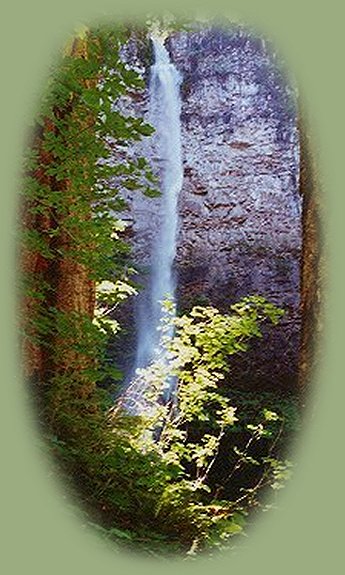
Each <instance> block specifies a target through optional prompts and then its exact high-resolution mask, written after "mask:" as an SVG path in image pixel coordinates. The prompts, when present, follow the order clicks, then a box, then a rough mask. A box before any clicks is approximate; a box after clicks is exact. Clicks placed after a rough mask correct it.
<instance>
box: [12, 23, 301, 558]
mask: <svg viewBox="0 0 345 575" xmlns="http://www.w3.org/2000/svg"><path fill="white" fill-rule="evenodd" d="M129 34H130V30H129V29H127V28H125V27H118V28H115V27H112V28H94V29H92V30H87V31H84V32H83V33H82V34H80V35H79V36H77V37H75V38H74V39H73V40H72V41H71V44H70V45H69V46H68V47H67V48H66V51H65V54H64V55H63V57H62V58H61V59H60V61H59V62H58V63H57V64H56V67H55V68H54V69H53V70H52V74H51V78H50V79H49V84H48V86H47V90H46V93H45V95H44V99H43V101H42V105H41V108H40V112H39V114H38V115H37V118H36V123H35V127H34V131H33V138H32V142H31V144H30V146H28V151H27V155H26V161H25V178H24V186H23V188H24V192H23V199H22V206H23V207H22V212H23V226H22V232H21V240H22V245H23V250H22V251H23V253H24V254H26V258H27V259H29V260H30V258H33V257H34V258H35V262H36V264H35V266H34V267H32V266H31V267H30V266H27V269H26V272H25V273H23V278H22V279H23V280H24V281H23V290H22V300H24V301H27V302H29V303H28V304H27V307H26V312H27V313H26V316H25V317H24V318H23V321H22V324H23V328H24V331H23V339H24V341H26V340H29V341H30V342H32V343H33V345H35V346H36V347H37V348H39V349H40V350H43V351H42V353H43V356H44V357H45V358H46V359H45V362H44V365H43V368H42V369H41V370H38V371H37V370H36V372H34V373H31V374H30V377H31V380H32V382H33V389H34V393H35V400H36V403H37V405H38V406H39V418H40V420H41V423H42V425H43V430H44V435H45V438H46V441H47V445H48V446H49V451H50V452H51V453H52V454H53V455H54V456H55V457H56V459H57V461H58V462H59V465H60V470H62V471H61V472H62V473H63V477H64V481H65V482H66V483H67V484H69V485H70V486H71V488H72V489H73V490H76V492H77V493H78V497H79V499H80V501H81V502H82V503H83V504H84V506H85V508H86V510H87V511H88V512H89V517H91V519H90V522H91V523H92V524H93V525H94V526H95V527H96V528H97V529H98V530H99V531H101V532H102V534H103V535H104V536H105V537H106V538H109V539H113V540H115V541H117V542H121V543H124V544H126V545H127V546H130V547H131V546H133V547H135V548H141V549H143V550H145V551H147V552H149V553H153V554H155V553H172V552H175V551H176V552H184V553H189V554H191V555H193V554H194V553H195V552H197V551H199V550H203V549H205V548H209V547H214V546H216V547H217V546H218V547H219V546H221V545H222V544H223V543H224V542H226V541H227V540H228V539H229V538H230V537H232V536H233V535H234V534H237V533H240V532H242V530H243V527H244V524H245V522H246V518H247V516H248V513H249V512H250V511H251V510H252V509H255V508H256V507H257V506H258V505H265V502H262V497H261V493H262V488H263V487H271V488H273V489H279V488H280V487H281V486H282V485H283V483H284V481H285V480H286V479H287V478H288V476H289V474H290V463H289V462H287V461H285V459H283V458H281V456H280V451H281V449H280V448H281V445H282V442H283V439H284V436H285V435H286V433H288V432H289V426H292V427H294V425H295V419H296V410H295V409H294V407H293V405H292V404H290V403H288V404H284V403H280V402H279V401H278V400H277V399H276V398H275V397H273V396H272V395H271V396H270V395H269V394H268V395H267V394H266V396H264V395H263V396H262V398H261V399H260V398H259V399H258V397H257V396H256V397H255V398H253V397H251V396H250V394H248V393H247V394H246V393H244V392H240V391H237V392H236V391H235V390H232V389H231V357H232V356H233V355H234V354H239V353H245V352H246V350H247V349H248V346H249V344H250V342H251V340H253V339H254V338H257V337H261V326H262V324H263V323H264V322H267V321H268V322H272V323H273V324H275V323H277V322H278V321H279V318H280V316H281V315H282V311H281V310H279V309H278V308H276V307H275V306H274V305H272V304H270V303H269V302H266V301H265V300H264V299H263V298H261V297H259V296H252V297H248V298H245V299H244V300H242V301H241V302H239V303H237V304H235V305H233V306H232V307H231V308H229V312H228V313H226V314H222V313H220V312H219V311H218V310H217V309H215V308H213V307H210V306H208V307H205V306H195V307H194V308H193V309H192V310H191V311H190V312H189V313H185V314H183V315H178V314H177V315H176V316H175V314H171V313H170V314H169V310H170V312H171V305H172V304H171V302H166V303H165V306H166V309H167V312H168V314H167V316H166V320H165V323H163V325H162V326H161V329H162V342H163V344H162V345H164V346H165V348H166V350H167V351H168V354H169V358H170V359H169V361H168V363H165V364H164V365H163V364H161V363H159V362H154V363H153V364H152V365H150V366H149V367H148V368H147V369H146V370H143V371H142V372H141V373H140V374H139V375H138V378H139V380H140V381H139V383H140V382H141V384H142V387H143V388H144V389H145V393H144V407H143V409H142V410H141V412H140V413H139V414H138V413H137V412H136V411H135V409H134V410H131V409H126V407H125V403H124V397H125V395H124V396H122V397H120V398H119V399H118V400H117V401H116V402H115V404H114V405H113V403H114V402H113V399H112V397H111V395H110V394H109V392H108V391H107V390H105V389H104V388H102V387H101V384H102V382H103V381H104V380H105V378H110V379H112V380H113V381H117V380H119V379H121V373H120V372H119V370H118V369H117V367H116V366H114V365H113V362H112V361H111V358H109V355H108V354H107V345H108V341H109V337H113V336H114V335H118V334H121V326H120V325H119V323H118V322H117V321H116V320H115V319H114V317H113V311H114V310H116V309H117V307H119V306H121V304H122V302H123V301H125V300H126V299H127V298H134V297H135V296H136V293H137V289H138V288H137V286H135V283H134V282H133V273H134V269H133V265H132V262H131V259H130V249H129V246H128V243H127V241H125V239H124V234H123V232H124V227H123V224H122V222H121V212H122V211H123V210H125V209H126V204H125V202H124V200H123V198H122V197H121V193H120V191H121V189H130V190H136V191H138V193H144V194H146V195H147V196H152V197H155V196H156V195H157V194H159V191H158V190H157V187H158V186H157V181H156V179H155V177H154V176H153V173H152V170H151V168H150V165H149V163H148V161H147V160H146V159H145V158H144V157H137V158H134V159H133V158H131V157H130V156H129V154H128V153H127V150H128V147H129V146H130V145H131V143H133V142H135V141H139V140H140V139H142V138H145V137H150V136H151V135H152V133H153V128H152V127H151V126H149V125H148V124H146V123H145V122H144V121H143V119H141V118H137V117H132V116H128V115H124V114H122V113H120V112H119V110H118V109H117V108H116V102H117V100H118V98H120V97H123V96H128V97H130V96H131V94H135V93H136V92H138V91H140V90H143V89H144V87H145V84H144V81H143V80H142V79H141V78H140V77H139V75H138V74H137V73H136V72H135V71H133V70H131V69H130V68H129V66H128V65H127V64H125V63H124V61H123V59H122V58H121V48H122V46H123V45H124V44H125V42H126V41H127V39H128V37H129ZM114 145H116V150H119V149H121V150H122V152H121V154H118V155H117V156H116V161H114V160H113V158H114V153H113V152H114ZM111 178H116V182H117V187H116V188H115V189H114V186H111V185H109V182H110V180H111ZM153 201H154V200H153ZM37 262H38V263H37ZM66 262H69V265H70V267H68V266H67V268H66V267H64V266H66ZM38 264H39V265H38ZM71 266H72V267H71ZM66 269H67V271H68V269H70V270H71V269H73V270H74V271H73V273H74V274H75V278H76V279H77V278H78V277H80V278H81V279H82V282H81V288H80V289H81V291H82V290H83V285H84V287H85V283H87V282H88V284H89V288H90V290H89V291H90V294H91V300H90V301H91V303H90V302H89V304H88V305H85V306H84V307H83V306H82V305H79V304H78V305H76V304H74V303H73V302H72V304H70V305H66V304H65V303H64V301H62V298H61V293H60V292H61V290H63V282H64V280H65V279H66V278H64V276H63V270H66ZM74 289H76V290H78V289H79V288H78V285H77V283H76V285H75V288H74ZM81 295H82V294H77V297H76V299H75V301H78V302H80V298H81ZM79 296H80V297H79ZM78 298H79V299H78ZM171 324H173V326H174V336H173V337H170V336H168V335H167V334H168V333H169V326H170V325H171ZM166 382H169V385H172V386H173V388H174V393H173V395H172V397H173V399H172V400H170V401H166V400H165V396H164V385H165V384H166ZM134 383H135V384H138V380H137V381H136V382H134ZM162 390H163V391H162Z"/></svg>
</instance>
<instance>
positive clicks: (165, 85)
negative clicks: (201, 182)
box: [127, 38, 183, 411]
mask: <svg viewBox="0 0 345 575" xmlns="http://www.w3.org/2000/svg"><path fill="white" fill-rule="evenodd" d="M152 44H153V49H154V57H155V61H154V64H153V65H152V66H151V77H150V118H149V121H150V123H151V124H152V125H153V126H154V128H155V135H154V146H155V157H156V158H157V160H158V162H159V166H160V181H161V192H162V196H161V198H160V200H159V201H160V211H159V228H158V230H157V233H156V237H155V239H154V242H153V246H152V253H151V265H150V273H149V278H148V286H147V288H146V290H145V293H143V294H142V297H141V299H140V302H139V305H138V310H137V319H138V321H137V334H138V335H137V349H136V359H135V372H137V369H138V368H145V367H147V366H148V365H149V364H150V363H151V362H152V361H155V360H158V359H159V360H160V361H163V362H164V353H165V352H164V348H163V347H162V346H161V345H160V338H161V335H160V331H159V327H160V325H161V322H162V320H163V318H164V315H165V313H166V312H164V310H163V309H162V301H164V300H165V299H169V301H170V302H172V303H173V304H174V303H175V281H174V275H173V262H174V258H175V254H176V236H177V226H178V211H177V202H178V196H179V193H180V190H181V188H182V180H183V165H182V146H181V122H180V111H181V98H180V83H181V76H180V74H179V72H178V70H177V69H176V68H175V66H174V64H172V63H171V61H170V57H169V54H168V51H167V50H166V48H165V46H164V44H163V41H162V39H160V38H152ZM147 225H148V226H149V225H150V222H147ZM173 307H174V306H173ZM166 335H173V328H172V327H171V328H170V333H167V334H166ZM142 386H143V382H140V378H139V379H138V384H137V385H135V380H134V385H133V384H132V385H131V386H130V387H129V389H128V392H127V396H128V397H127V399H129V400H130V401H129V402H130V403H132V404H133V400H134V397H133V396H134V395H135V398H136V399H135V403H136V404H137V406H138V405H139V404H140V394H141V393H142V392H143V389H142ZM167 387H168V391H167V392H165V393H166V399H168V398H169V395H170V394H171V393H172V387H173V381H172V380H171V382H170V383H169V385H168V386H167ZM131 400H132V401H131ZM135 409H136V411H138V407H136V408H135Z"/></svg>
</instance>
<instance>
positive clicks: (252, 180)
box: [123, 30, 301, 387]
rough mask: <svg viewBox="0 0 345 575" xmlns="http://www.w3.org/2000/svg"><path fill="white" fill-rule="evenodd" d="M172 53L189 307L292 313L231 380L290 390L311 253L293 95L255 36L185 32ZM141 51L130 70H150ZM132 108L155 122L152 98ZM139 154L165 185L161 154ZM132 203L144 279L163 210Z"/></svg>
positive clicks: (183, 284)
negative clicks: (255, 298)
mask: <svg viewBox="0 0 345 575" xmlns="http://www.w3.org/2000/svg"><path fill="white" fill-rule="evenodd" d="M167 45H168V48H169V51H170V54H171V58H172V60H173V62H174V63H175V65H176V66H177V68H178V69H179V71H180V72H181V74H182V76H183V82H182V85H181V93H182V98H183V103H182V115H181V119H182V140H183V155H184V183H183V189H182V192H181V195H180V200H179V216H180V224H179V234H178V246H177V256H176V278H177V285H178V297H179V303H180V306H181V307H182V308H188V307H189V306H191V305H193V304H196V303H201V302H204V303H207V302H209V303H212V304H214V305H216V306H218V307H220V308H221V309H222V310H224V311H225V310H227V309H228V307H229V305H230V304H231V303H233V302H235V301H237V300H238V299H240V298H241V297H242V296H244V295H248V294H260V295H263V296H265V297H267V299H269V300H270V301H272V302H274V303H276V304H278V305H279V306H281V307H283V308H284V309H285V311H286V314H285V317H284V319H283V320H282V322H281V324H280V326H278V327H274V328H271V329H270V328H269V327H267V328H265V332H264V338H263V340H262V341H260V342H255V344H254V345H253V348H252V350H251V352H250V353H248V354H245V355H244V356H243V358H238V359H237V360H236V362H235V365H234V368H233V380H234V382H236V383H241V384H242V383H245V385H249V386H251V387H253V386H258V385H260V386H264V387H266V386H267V387H272V386H282V387H284V386H292V385H294V382H295V380H296V375H297V359H298V345H299V331H300V318H299V312H298V309H299V267H300V261H299V260H300V251H301V204H300V198H299V190H298V188H299V181H298V174H299V142H298V131H297V118H296V105H295V96H294V93H293V91H292V89H291V87H290V86H289V84H288V82H287V80H286V78H285V77H284V76H283V74H282V73H281V72H280V71H279V69H278V67H277V65H276V63H275V57H274V55H273V54H272V53H271V52H270V50H269V48H267V46H266V45H265V43H264V42H263V41H262V40H261V39H257V38H255V37H251V36H250V35H249V34H248V33H247V32H244V31H241V30H237V31H231V32H229V33H223V32H220V31H214V30H205V31H202V32H193V33H191V32H179V33H175V34H174V35H173V36H172V37H170V38H169V40H168V42H167ZM136 48H137V47H136V46H135V42H134V43H133V44H132V46H131V47H130V49H129V53H130V59H131V61H132V63H136V64H137V65H138V64H139V65H140V57H139V60H138V59H137V58H136ZM137 56H140V54H139V53H137ZM141 64H142V63H141ZM142 71H143V72H145V70H144V69H143V68H142ZM146 72H147V70H146ZM123 106H124V108H125V109H128V111H130V112H131V113H137V114H139V115H144V116H145V115H146V117H147V113H148V92H147V93H146V94H143V96H142V97H141V98H140V99H139V100H138V99H137V100H136V101H135V102H133V101H128V102H124V103H123ZM131 153H133V154H138V153H143V154H147V155H149V156H150V157H151V159H152V162H153V165H154V166H155V169H156V171H157V174H159V162H157V151H156V150H155V149H154V146H153V144H152V142H146V143H144V144H140V145H139V146H136V147H134V148H133V149H132V150H131ZM127 199H128V201H129V205H130V211H129V213H128V214H127V216H126V218H127V220H128V223H129V228H128V233H129V235H131V237H132V241H133V249H134V252H133V253H134V258H135V260H136V261H137V263H138V264H139V265H141V266H142V269H145V268H146V267H147V266H149V254H150V244H151V241H152V238H153V237H154V234H155V230H156V229H157V225H158V221H159V200H148V199H145V198H143V197H142V196H139V195H138V194H130V193H127Z"/></svg>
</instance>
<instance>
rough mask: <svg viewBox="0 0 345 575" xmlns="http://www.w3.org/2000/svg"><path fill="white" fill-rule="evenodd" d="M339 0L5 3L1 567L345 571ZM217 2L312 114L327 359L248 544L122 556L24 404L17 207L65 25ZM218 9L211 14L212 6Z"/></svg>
mask: <svg viewBox="0 0 345 575" xmlns="http://www.w3.org/2000/svg"><path fill="white" fill-rule="evenodd" d="M340 7H341V3H340V2H337V1H336V0H335V1H334V0H329V1H328V2H315V1H314V0H313V1H312V0H310V1H309V0H306V1H303V0H289V1H285V2H281V1H279V0H275V1H268V0H252V1H248V0H234V1H229V2H224V0H223V1H222V2H221V1H220V0H209V2H205V3H203V2H202V1H199V2H192V0H184V1H182V0H175V1H172V2H163V1H161V2H160V3H158V6H154V3H153V2H150V1H149V0H147V1H145V0H142V1H141V2H140V1H139V0H136V1H135V2H134V0H133V1H131V0H127V1H126V2H124V1H116V0H111V1H107V0H93V1H91V0H59V2H52V1H51V0H50V1H49V0H45V1H44V0H31V1H30V2H27V3H19V2H18V1H12V2H10V1H9V0H7V1H5V6H3V8H2V31H1V34H0V41H1V57H2V66H1V80H2V82H1V84H2V88H1V92H0V93H1V99H2V102H1V107H0V110H1V124H0V125H1V145H2V148H1V155H0V157H1V159H2V170H1V180H2V189H1V195H0V197H1V204H2V205H1V210H0V217H1V225H0V234H1V239H0V248H1V255H2V259H1V262H2V263H1V270H2V279H1V282H0V285H1V290H2V292H1V298H0V302H1V347H0V349H1V352H2V353H1V380H2V381H1V388H0V389H1V391H2V392H3V397H2V399H1V402H0V406H1V410H2V413H1V417H0V421H1V424H2V430H1V439H2V444H3V445H2V447H1V452H0V453H1V457H0V465H1V474H0V477H1V489H0V493H1V497H2V499H1V507H0V514H1V515H0V517H1V519H0V522H1V523H0V525H1V529H2V536H1V543H2V552H1V555H0V562H1V564H3V565H1V566H2V572H3V573H6V574H7V573H8V574H10V575H12V574H14V575H17V574H19V573H25V574H28V575H30V574H31V573H32V574H35V575H41V574H42V575H43V574H44V575H46V574H48V573H49V575H55V574H58V573H59V574H60V573H66V574H68V575H69V574H72V573H73V574H74V573H76V572H78V573H83V575H89V574H91V573H92V574H94V573H97V575H98V574H99V575H101V574H103V573H104V574H105V573H107V574H108V573H113V572H114V571H115V570H120V571H124V572H125V573H128V572H129V573H131V572H132V571H133V570H134V571H135V572H137V571H138V569H140V572H149V571H150V572H152V573H158V572H160V571H163V572H164V571H167V572H168V571H170V570H171V571H173V570H175V569H177V568H178V569H179V570H181V571H182V572H184V570H186V571H194V570H196V571H197V572H198V573H199V571H200V572H205V571H206V572H208V570H214V571H217V572H230V571H231V572H234V571H235V570H238V572H241V573H250V572H253V573H256V574H261V573H262V574H264V573H265V574H266V575H270V574H273V573H279V574H281V575H284V574H285V573H288V572H289V573H290V572H294V573H296V574H299V573H304V572H308V573H309V572H311V573H321V572H325V571H326V570H329V572H334V573H338V572H340V571H341V565H342V563H343V561H342V560H341V556H342V538H341V535H342V532H343V518H342V515H341V503H342V502H343V495H342V483H343V481H344V480H343V477H344V473H343V471H344V464H343V453H344V449H343V440H342V437H343V434H344V432H343V425H342V418H343V415H342V409H343V405H344V388H345V385H344V383H343V379H344V377H343V374H342V369H341V368H342V365H341V363H340V357H341V356H340V353H339V352H341V351H342V343H341V342H342V339H343V336H342V331H343V330H342V326H343V325H344V321H343V319H344V318H343V313H342V312H343V308H344V306H343V291H344V281H343V279H344V277H343V267H344V265H343V234H342V230H343V228H344V224H343V222H342V219H343V213H344V196H345V193H344V191H343V189H342V186H341V184H342V179H343V178H342V175H343V174H342V172H343V165H344V158H343V155H344V154H343V153H341V151H342V150H343V149H344V136H343V134H344V122H343V119H344V111H343V110H344V104H343V101H342V98H343V93H344V80H343V78H344V73H343V60H342V52H343V51H344V45H343V44H344V42H343V41H342V39H343V37H344V33H343V21H344V13H343V10H342V9H341V8H340ZM212 8H213V10H214V11H215V10H216V8H217V10H218V13H219V14H220V15H228V16H229V17H230V18H232V19H234V20H235V19H239V20H242V21H244V22H247V23H248V24H250V25H256V26H257V27H258V28H259V29H260V30H262V31H263V32H266V33H267V34H268V35H269V36H270V37H271V38H272V39H273V40H274V41H275V42H276V45H277V46H278V47H279V48H280V51H281V52H282V53H283V54H284V57H285V59H286V60H287V62H288V65H289V66H290V69H291V70H293V71H294V73H295V74H296V76H297V78H298V80H299V83H300V87H301V90H302V93H303V96H304V100H305V102H306V108H307V110H308V112H309V120H310V124H311V126H312V130H313V142H314V152H315V153H316V156H317V165H318V167H319V177H320V181H321V182H322V194H321V200H322V204H323V206H324V209H323V212H324V218H323V219H324V222H323V227H324V236H325V240H326V252H327V254H328V255H327V258H326V267H325V275H326V276H327V282H326V287H325V289H324V299H325V302H326V303H325V314H324V336H323V342H322V346H321V354H320V365H319V369H318V373H317V374H316V375H315V377H314V380H315V381H314V382H313V384H314V390H313V392H312V393H311V396H310V400H309V401H310V409H309V412H308V413H309V415H308V422H307V425H306V427H305V430H304V432H303V434H302V436H301V438H300V443H299V445H298V447H296V448H295V453H294V459H295V460H296V461H297V467H296V471H295V477H294V480H293V481H292V482H291V484H290V486H289V487H288V488H287V489H286V490H285V491H284V493H282V495H281V497H280V498H279V509H278V510H276V511H271V512H269V513H266V514H265V515H263V516H262V519H260V520H259V521H258V524H257V526H256V527H255V528H254V529H253V531H252V533H251V534H250V537H249V538H247V539H245V540H243V542H242V544H241V545H239V547H238V549H237V550H236V552H233V553H232V554H231V555H225V554H224V555H222V556H220V557H218V558H216V559H212V560H211V561H206V560H205V559H199V560H196V561H194V562H183V563H179V565H176V564H175V562H174V561H172V560H169V561H166V562H163V563H162V562H161V561H158V560H157V561H152V560H143V559H141V560H140V561H139V560H138V558H136V557H134V556H133V557H132V556H129V555H121V554H116V553H115V552H114V551H113V550H112V549H108V548H107V547H106V546H105V544H104V543H103V542H102V541H101V540H100V539H98V537H97V536H95V534H94V533H91V532H90V531H88V530H87V529H85V528H83V525H82V521H81V520H80V519H78V518H76V517H74V515H73V513H72V511H71V510H70V508H69V506H68V502H66V501H65V499H64V495H63V493H62V492H61V491H60V490H59V489H58V488H57V487H56V485H55V483H54V477H52V476H51V475H52V474H51V471H50V468H49V465H48V464H47V462H46V461H45V460H44V459H43V458H42V456H41V455H40V454H39V447H38V437H37V436H36V434H35V431H34V425H33V423H34V422H33V421H31V420H33V419H34V417H33V415H32V413H31V411H30V409H28V408H27V405H26V403H25V393H24V386H23V384H22V381H21V376H20V365H19V364H18V363H19V362H18V355H17V349H16V339H15V338H16V325H15V314H14V292H15V288H14V286H15V269H16V265H15V258H16V255H15V249H14V246H15V237H16V226H15V209H16V198H17V191H16V190H17V187H18V179H19V175H18V174H19V169H20V156H21V151H22V148H23V144H24V139H25V134H26V133H27V132H26V131H27V126H28V122H29V120H30V118H31V117H32V116H33V114H34V111H35V105H36V102H37V99H38V96H39V94H40V91H41V90H42V87H43V84H44V78H45V75H46V74H47V70H48V66H49V62H50V61H51V58H52V57H53V56H54V54H55V53H56V52H57V50H58V48H59V47H61V45H62V44H63V41H64V39H65V37H66V35H67V33H68V32H69V31H70V30H71V29H72V28H73V27H74V26H75V25H76V24H78V23H80V22H83V21H90V20H92V18H94V17H97V18H98V17H104V18H106V17H107V16H108V15H114V17H115V19H116V18H119V17H120V15H121V14H130V17H132V18H133V17H134V16H136V15H138V14H139V12H144V13H145V12H153V13H155V11H156V10H161V11H162V10H164V9H166V10H168V11H170V12H172V13H174V12H175V13H183V12H185V13H187V15H193V14H195V13H196V12H197V13H198V14H203V13H205V14H206V15H207V14H209V13H210V12H211V10H212ZM211 13H212V12H211Z"/></svg>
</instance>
